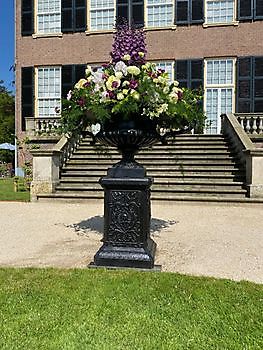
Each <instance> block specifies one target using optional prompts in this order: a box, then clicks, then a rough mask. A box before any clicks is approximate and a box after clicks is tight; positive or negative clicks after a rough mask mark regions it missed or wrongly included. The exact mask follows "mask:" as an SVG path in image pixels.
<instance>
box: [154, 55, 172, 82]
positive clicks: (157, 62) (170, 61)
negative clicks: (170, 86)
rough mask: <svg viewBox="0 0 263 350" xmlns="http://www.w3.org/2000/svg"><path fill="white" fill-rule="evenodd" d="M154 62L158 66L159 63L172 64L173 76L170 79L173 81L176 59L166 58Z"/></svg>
mask: <svg viewBox="0 0 263 350" xmlns="http://www.w3.org/2000/svg"><path fill="white" fill-rule="evenodd" d="M152 63H155V64H156V66H157V67H158V64H165V65H166V64H167V63H168V64H172V72H171V73H172V76H171V79H170V81H171V82H173V81H174V61H172V60H165V61H153V62H152Z"/></svg>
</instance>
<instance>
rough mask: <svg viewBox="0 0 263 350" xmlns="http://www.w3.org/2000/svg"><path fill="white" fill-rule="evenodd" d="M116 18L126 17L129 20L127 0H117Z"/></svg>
mask: <svg viewBox="0 0 263 350" xmlns="http://www.w3.org/2000/svg"><path fill="white" fill-rule="evenodd" d="M116 13H117V19H119V18H126V19H127V21H129V0H117V12H116Z"/></svg>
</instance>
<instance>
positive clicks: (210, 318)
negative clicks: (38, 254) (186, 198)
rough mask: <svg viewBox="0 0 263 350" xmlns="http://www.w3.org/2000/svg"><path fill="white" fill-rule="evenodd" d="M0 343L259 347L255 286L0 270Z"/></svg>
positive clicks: (158, 349) (123, 349)
mask: <svg viewBox="0 0 263 350" xmlns="http://www.w3.org/2000/svg"><path fill="white" fill-rule="evenodd" d="M0 286H1V287H0V348H1V349H8V350H12V349H38V350H40V349H45V350H46V349H59V350H60V349H63V350H67V349H70V350H72V349H76V350H81V349H85V350H86V349H91V350H146V349H147V350H148V349H149V350H150V349H151V350H166V349H167V350H170V349H171V350H177V349H182V350H186V349H197V350H203V349H220V350H221V349H226V350H231V349H233V350H239V349H242V350H248V349H251V350H257V349H260V350H261V349H263V328H262V327H263V316H262V302H263V286H262V285H257V284H253V283H249V282H240V283H237V282H233V281H229V280H216V279H213V278H199V277H190V276H182V275H178V274H172V273H154V272H152V273H151V272H149V273H147V272H137V271H136V272H133V271H132V272H131V271H106V270H88V269H87V270H80V269H79V270H57V269H0Z"/></svg>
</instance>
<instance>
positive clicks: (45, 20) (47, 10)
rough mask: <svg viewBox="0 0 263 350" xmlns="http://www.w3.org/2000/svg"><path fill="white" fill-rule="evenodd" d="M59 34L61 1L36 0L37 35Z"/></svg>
mask: <svg viewBox="0 0 263 350" xmlns="http://www.w3.org/2000/svg"><path fill="white" fill-rule="evenodd" d="M60 32H61V1H60V0H37V33H40V34H42V33H43V34H49V33H60Z"/></svg>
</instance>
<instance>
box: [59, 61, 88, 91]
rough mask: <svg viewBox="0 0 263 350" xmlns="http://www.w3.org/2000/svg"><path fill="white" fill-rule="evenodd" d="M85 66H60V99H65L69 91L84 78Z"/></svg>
mask: <svg viewBox="0 0 263 350" xmlns="http://www.w3.org/2000/svg"><path fill="white" fill-rule="evenodd" d="M86 67H87V66H86V64H76V65H65V66H62V84H61V85H62V98H66V97H67V94H68V92H69V90H72V89H73V87H74V85H75V84H76V83H77V82H78V81H79V80H80V79H82V78H85V70H86Z"/></svg>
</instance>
